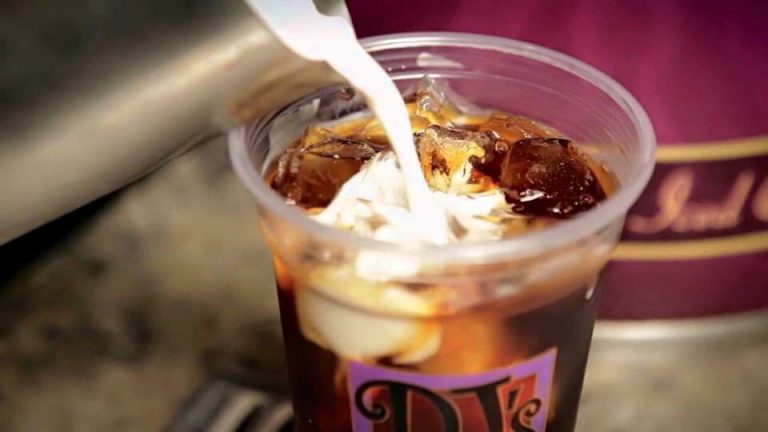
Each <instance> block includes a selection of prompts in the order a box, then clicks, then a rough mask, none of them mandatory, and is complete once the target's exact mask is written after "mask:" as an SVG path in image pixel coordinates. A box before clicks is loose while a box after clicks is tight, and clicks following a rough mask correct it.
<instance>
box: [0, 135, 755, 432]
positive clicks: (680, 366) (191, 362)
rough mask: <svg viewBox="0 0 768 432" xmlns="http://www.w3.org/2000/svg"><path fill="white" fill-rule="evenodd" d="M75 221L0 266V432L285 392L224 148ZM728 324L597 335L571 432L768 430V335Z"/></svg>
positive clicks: (111, 420) (602, 329) (214, 146)
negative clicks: (244, 386) (241, 390)
mask: <svg viewBox="0 0 768 432" xmlns="http://www.w3.org/2000/svg"><path fill="white" fill-rule="evenodd" d="M80 213H85V216H82V215H80V216H78V215H75V216H73V217H70V218H69V221H67V220H65V221H64V222H60V223H59V225H60V226H59V227H58V231H57V234H56V236H57V240H56V242H55V243H54V244H53V245H52V246H49V247H46V248H44V249H42V250H40V251H37V250H36V246H30V245H29V243H30V240H29V239H23V240H21V241H19V242H15V243H14V244H12V245H10V246H9V247H6V248H4V250H3V251H2V255H0V258H2V259H3V260H5V262H6V263H9V262H12V263H13V268H10V269H9V268H8V267H6V269H5V270H3V272H2V273H0V284H2V286H1V287H0V430H2V431H24V432H26V431H30V432H32V431H34V432H47V431H62V432H68V431H78V432H88V431H100V432H102V431H112V432H123V431H125V432H128V431H157V430H162V429H163V428H164V427H165V426H167V425H168V424H169V422H170V420H171V419H172V418H173V417H174V415H175V414H176V413H177V411H178V410H179V408H180V407H181V405H182V404H183V402H184V401H185V400H187V399H188V398H189V396H190V395H191V394H192V393H193V392H194V391H195V389H196V388H198V387H199V386H200V385H201V384H203V383H205V382H206V381H207V380H209V379H211V378H213V377H222V376H223V377H232V378H235V379H239V380H246V381H249V382H253V383H258V384H260V385H262V386H264V387H265V388H269V389H277V390H279V389H282V388H284V387H285V374H284V367H283V352H282V345H281V341H280V332H279V325H278V322H277V319H278V317H277V305H276V298H275V295H274V286H273V281H272V270H271V262H270V259H269V253H268V251H267V250H266V248H265V246H264V243H263V241H262V239H261V238H260V236H259V233H258V230H257V226H256V225H257V223H256V222H257V215H256V210H255V205H254V203H253V201H252V199H251V197H250V196H249V194H248V192H247V191H246V189H245V188H244V187H242V186H241V185H240V184H239V183H238V181H237V179H236V178H235V176H234V174H233V173H232V172H231V170H230V168H229V163H228V160H227V157H226V148H225V145H224V143H223V141H222V140H215V141H213V142H211V143H208V144H206V145H204V146H201V147H199V148H197V149H195V150H194V151H193V152H191V153H188V154H186V155H184V156H182V157H180V158H178V159H176V160H174V161H172V162H170V163H169V164H167V165H166V166H164V167H162V168H161V169H160V170H158V171H157V172H155V173H154V174H152V175H150V176H149V177H147V178H145V179H144V180H141V181H140V182H138V183H136V184H134V185H132V186H131V187H129V188H127V189H125V190H124V191H122V192H120V193H119V194H116V195H114V196H112V197H111V198H108V199H105V200H102V201H101V202H99V203H96V204H94V205H92V206H90V208H86V209H85V210H83V211H81V212H80ZM53 229H54V230H56V228H55V227H54V228H53ZM32 243H34V241H33V242H32ZM25 259H27V260H28V262H24V261H25ZM730 321H733V322H749V324H748V325H740V324H738V325H735V326H730V327H728V325H725V324H723V325H722V326H721V325H720V324H718V322H719V321H715V322H714V323H712V322H710V323H706V324H702V325H701V326H699V325H698V324H695V323H694V324H693V325H691V324H690V323H688V324H687V325H685V326H683V327H686V328H687V329H689V330H690V331H688V330H686V331H682V332H679V331H676V330H675V329H676V328H679V327H675V326H674V325H671V326H661V327H660V328H653V329H651V330H648V327H647V326H646V327H643V328H644V329H646V330H647V331H646V330H640V332H638V331H634V332H633V331H626V329H623V330H622V329H621V328H620V329H619V330H617V329H616V326H613V325H611V324H608V325H601V326H599V328H598V332H597V334H598V337H597V338H596V339H595V341H594V343H593V347H592V353H591V357H590V363H589V366H588V371H587V378H586V383H585V389H584V393H583V397H582V403H581V408H580V414H579V423H578V428H577V430H578V431H583V432H592V431H594V432H603V431H605V432H608V431H654V432H664V431H675V432H678V431H698V432H721V431H737V432H752V431H755V432H758V431H766V430H768V410H766V409H765V408H766V407H768V373H767V372H766V370H768V320H767V319H765V316H764V315H753V316H752V317H751V318H744V319H743V320H742V319H736V320H730ZM699 327H701V328H706V329H710V330H712V329H714V330H712V331H708V332H703V333H697V331H696V329H697V328H699ZM726 328H731V330H727V329H726ZM669 329H672V330H669ZM723 329H726V330H723ZM733 329H735V330H733ZM643 332H645V333H643Z"/></svg>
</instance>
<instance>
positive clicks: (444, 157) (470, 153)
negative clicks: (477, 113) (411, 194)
mask: <svg viewBox="0 0 768 432" xmlns="http://www.w3.org/2000/svg"><path fill="white" fill-rule="evenodd" d="M492 142H493V138H492V137H491V136H490V135H489V134H487V133H485V132H474V131H470V130H466V129H456V128H448V127H442V126H437V125H432V126H429V127H428V128H426V129H424V131H423V132H421V133H420V134H417V135H416V146H417V148H418V153H419V160H420V161H421V168H422V170H423V171H424V176H425V178H426V179H427V182H428V183H430V185H432V186H433V187H435V186H436V184H438V183H439V184H441V185H442V184H443V183H444V182H443V181H440V182H436V180H437V179H436V177H437V176H440V177H446V178H447V179H450V178H451V177H453V175H454V174H455V173H456V172H457V171H458V170H461V169H463V168H465V166H466V165H467V164H468V163H469V162H470V160H472V159H475V158H482V157H483V156H484V155H485V149H486V148H488V147H490V146H491V145H492ZM470 168H471V165H470ZM472 180H473V178H472V176H471V175H470V177H469V178H468V179H467V181H468V182H469V181H472ZM439 189H443V187H440V188H439Z"/></svg>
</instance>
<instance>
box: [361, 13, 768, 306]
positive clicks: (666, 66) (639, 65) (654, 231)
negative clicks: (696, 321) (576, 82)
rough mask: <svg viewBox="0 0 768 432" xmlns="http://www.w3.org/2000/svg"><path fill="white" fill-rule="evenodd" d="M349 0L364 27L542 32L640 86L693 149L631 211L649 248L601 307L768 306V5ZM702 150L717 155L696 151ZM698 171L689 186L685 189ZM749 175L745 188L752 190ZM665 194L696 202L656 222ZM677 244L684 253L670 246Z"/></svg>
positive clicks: (613, 276)
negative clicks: (747, 146) (747, 143)
mask: <svg viewBox="0 0 768 432" xmlns="http://www.w3.org/2000/svg"><path fill="white" fill-rule="evenodd" d="M347 4H348V6H349V10H350V13H351V15H352V19H353V22H354V24H355V28H356V30H357V34H358V36H360V37H365V36H373V35H380V34H386V33H398V32H412V31H455V32H469V33H479V34H488V35H495V36H503V37H508V38H512V39H518V40H524V41H528V42H533V43H536V44H539V45H543V46H545V47H548V48H552V49H555V50H557V51H560V52H563V53H566V54H569V55H571V56H574V57H576V58H578V59H580V60H583V61H584V62H586V63H589V64H591V65H593V66H595V67H597V68H598V69H600V70H602V71H603V72H606V73H607V74H608V75H610V76H611V77H613V78H614V79H616V80H617V81H618V82H619V83H621V84H622V85H624V86H625V87H626V88H627V89H628V90H629V91H630V92H632V93H633V94H634V95H635V97H637V99H638V100H639V101H640V103H641V104H642V105H643V107H644V108H645V109H646V110H647V111H648V114H649V116H650V118H651V120H652V122H653V125H654V128H655V130H656V135H657V137H658V139H659V143H660V146H661V148H662V150H665V148H666V149H667V150H669V149H675V150H686V152H687V153H688V157H685V158H683V159H686V160H679V159H677V160H671V159H664V158H662V159H661V162H663V164H661V165H659V167H658V169H657V172H656V173H655V174H654V177H653V179H652V181H651V184H650V185H649V188H648V190H647V191H646V192H645V193H644V194H643V196H642V197H641V198H640V201H639V202H638V204H637V206H636V207H635V208H634V209H633V211H632V212H631V215H630V218H629V219H628V221H630V220H632V215H635V216H638V217H640V218H645V219H648V220H647V222H646V223H645V224H643V223H642V222H635V223H634V227H635V228H638V229H632V226H628V229H627V231H626V232H625V240H628V241H631V242H633V243H636V244H634V245H633V250H634V251H635V252H637V251H639V252H641V254H640V255H643V256H638V255H637V254H635V255H633V254H628V255H624V256H623V257H622V258H621V259H620V260H617V261H615V262H614V263H612V264H611V265H610V266H609V268H608V269H607V272H606V278H605V290H604V294H603V297H602V299H601V312H600V315H601V316H602V317H610V318H621V319H625V318H631V319H648V318H679V317H700V316H705V315H718V314H726V313H735V312H742V311H748V310H755V309H763V308H768V281H766V278H765V276H764V275H765V269H764V263H765V262H766V259H768V229H767V228H766V219H767V218H768V183H767V182H766V176H767V175H768V156H767V155H768V103H766V101H767V100H768V99H766V97H768V96H766V95H768V79H766V77H768V55H766V53H767V51H766V50H767V49H768V48H767V47H768V31H766V30H765V23H766V22H768V2H765V1H752V0H710V1H697V0H669V1H664V2H659V1H653V0H625V1H605V0H541V1H526V0H483V1H468V0H421V1H416V2H412V1H405V0H396V1H388V2H370V1H364V0H347ZM760 137H762V139H761V138H760ZM750 140H751V141H752V142H753V145H752V146H751V147H752V151H750V153H751V154H750V155H749V156H744V155H742V156H738V157H737V156H736V154H737V153H738V152H739V150H738V148H739V147H741V148H743V147H744V142H745V141H750ZM691 144H694V145H693V146H691ZM696 144H698V146H697V145H696ZM707 146H708V147H718V146H719V147H725V151H720V152H717V153H718V155H717V156H716V157H713V156H711V153H712V152H711V151H701V148H702V147H707ZM729 148H730V149H729ZM710 150H711V148H710ZM699 152H700V153H702V155H704V153H708V152H709V153H710V156H709V157H703V158H702V159H698V160H697V159H696V157H695V156H696V154H697V153H699ZM729 152H730V153H731V154H729ZM663 153H664V152H660V153H659V156H660V157H661V156H663ZM686 176H687V177H686ZM750 176H751V177H750ZM689 180H691V181H692V182H693V183H692V184H691V187H690V190H689V192H690V194H688V195H687V196H684V195H685V192H686V190H688V189H687V188H688V186H687V185H688V184H687V183H686V182H687V181H689ZM665 184H666V185H667V186H668V187H667V188H666V189H663V186H664V185H665ZM747 185H749V186H750V187H749V190H748V191H747V195H748V196H746V197H744V199H742V196H741V195H740V193H741V191H742V190H744V189H747V187H746V186H747ZM764 185H766V186H764ZM670 191H672V192H676V193H677V195H674V194H671V193H669V192H670ZM665 193H666V199H667V201H666V203H667V204H672V203H673V201H674V200H675V199H677V200H679V202H678V204H685V205H686V208H685V209H680V210H682V212H680V213H678V214H677V215H676V216H677V217H676V218H675V220H674V221H671V225H669V226H668V227H666V226H664V225H665V223H666V222H669V221H668V220H665V219H663V218H661V217H659V218H658V219H656V220H655V221H654V220H650V218H652V217H653V216H654V215H655V214H658V213H659V211H660V210H661V209H660V207H659V203H660V201H659V200H660V198H664V195H665ZM683 201H684V202H683ZM668 210H669V208H668ZM675 211H676V210H675ZM736 213H738V214H736ZM634 220H635V221H637V220H638V219H637V218H635V219H634ZM734 220H735V221H736V223H735V224H734V223H733V221H734ZM659 228H660V229H659ZM642 231H645V232H642ZM728 236H731V237H732V238H726V237H728ZM739 236H740V237H739ZM696 240H702V241H703V242H701V243H700V246H696V247H691V246H685V245H684V244H682V243H679V242H681V241H696ZM711 240H716V242H712V241H711ZM639 242H645V243H647V244H645V245H640V244H639ZM673 243H676V244H673ZM634 246H640V247H641V248H643V250H639V249H638V248H637V247H634ZM657 246H659V247H657ZM654 248H655V249H654ZM670 248H673V249H674V248H677V249H678V250H679V251H680V252H681V253H680V254H677V255H675V256H673V255H674V254H671V253H669V250H670ZM697 248H698V250H697ZM653 250H658V251H659V255H658V257H653V256H650V255H651V254H649V251H653ZM665 251H667V252H665ZM690 252H693V253H690ZM702 252H704V253H702ZM686 254H688V255H689V256H686Z"/></svg>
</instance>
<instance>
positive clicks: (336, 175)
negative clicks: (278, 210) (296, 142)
mask: <svg viewBox="0 0 768 432" xmlns="http://www.w3.org/2000/svg"><path fill="white" fill-rule="evenodd" d="M375 154H376V150H375V149H374V147H373V146H371V145H370V144H369V143H366V142H365V141H359V140H353V139H349V138H341V137H339V136H337V135H335V134H333V133H332V132H330V131H327V130H320V131H317V130H310V131H309V132H308V133H307V134H306V136H305V138H304V140H303V142H302V145H301V146H299V147H292V148H289V149H287V150H286V151H285V152H284V153H283V154H282V155H281V157H280V160H279V161H278V168H277V173H276V175H275V177H274V178H273V179H272V182H271V183H272V188H273V189H275V190H276V191H277V192H279V193H280V194H282V195H283V196H285V197H286V198H287V200H288V201H289V202H293V203H295V204H298V205H300V206H302V207H306V208H311V207H325V206H327V205H328V204H329V203H330V202H331V200H332V199H333V197H334V196H335V195H336V193H337V192H338V191H339V189H340V188H341V186H342V185H343V184H344V183H345V182H346V181H347V180H348V179H349V178H350V177H352V176H353V175H355V173H357V172H358V171H359V170H360V167H361V166H362V165H363V164H364V163H365V162H366V161H367V160H369V159H370V158H372V157H373V156H374V155H375Z"/></svg>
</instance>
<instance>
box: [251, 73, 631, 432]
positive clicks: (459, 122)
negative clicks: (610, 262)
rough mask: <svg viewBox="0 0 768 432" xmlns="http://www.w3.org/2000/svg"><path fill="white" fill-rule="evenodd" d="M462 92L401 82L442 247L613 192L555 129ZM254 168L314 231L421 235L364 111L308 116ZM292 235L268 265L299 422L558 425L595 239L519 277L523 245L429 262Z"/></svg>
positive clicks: (556, 219)
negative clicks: (439, 216) (444, 234)
mask: <svg viewBox="0 0 768 432" xmlns="http://www.w3.org/2000/svg"><path fill="white" fill-rule="evenodd" d="M454 99H456V100H455V101H454ZM460 101H461V98H460V97H459V96H458V95H456V96H454V95H453V94H452V92H451V91H450V90H449V89H448V88H447V87H445V86H442V85H441V84H440V83H439V82H436V81H435V80H433V79H430V78H429V77H426V78H424V79H422V80H420V81H419V82H418V84H417V85H416V86H415V88H413V89H412V90H411V91H409V92H408V93H407V94H406V95H405V102H406V104H407V108H408V111H409V114H410V120H411V126H412V131H413V137H414V143H415V146H416V151H417V153H418V157H419V162H420V165H421V168H422V171H423V176H424V179H425V180H426V182H427V184H428V185H429V189H430V192H431V194H432V197H431V198H432V199H433V200H434V203H435V205H437V206H439V207H440V208H441V209H443V210H444V217H445V218H446V220H447V223H446V224H445V225H446V226H447V228H448V240H447V242H448V243H451V244H454V243H459V244H465V243H466V244H468V245H469V244H476V243H477V242H500V241H504V240H508V239H514V238H517V237H523V236H526V235H530V234H531V233H533V232H536V231H539V230H544V229H547V228H548V227H552V226H556V225H558V224H560V223H561V222H563V221H566V220H569V219H572V218H578V217H579V216H580V215H581V214H582V213H584V212H588V211H590V210H591V209H593V208H595V207H598V206H600V205H601V203H602V202H603V201H604V200H605V199H606V198H607V197H609V196H610V195H611V194H613V193H614V192H615V191H616V190H617V182H616V181H615V179H614V176H613V175H612V173H611V172H610V171H609V170H608V169H607V168H606V167H605V166H603V165H602V164H600V163H598V162H596V161H595V160H594V159H593V158H592V157H590V156H589V155H588V152H587V150H583V149H582V148H581V147H580V145H579V143H576V142H574V141H572V140H571V139H569V138H568V137H567V136H565V135H564V134H562V133H560V132H558V131H557V130H556V129H554V128H552V127H550V126H548V125H546V124H543V123H541V122H538V121H536V120H533V119H530V118H526V117H523V116H519V115H515V113H513V112H501V111H498V110H489V109H485V108H484V107H476V106H469V105H467V104H465V103H461V102H460ZM265 180H266V181H267V182H268V184H269V185H270V186H271V187H272V189H273V190H274V191H276V192H277V193H279V194H280V195H281V196H282V197H283V198H284V200H285V202H286V203H288V204H290V205H292V206H296V207H298V208H300V209H301V210H302V211H303V212H304V213H305V214H306V217H307V218H311V219H313V220H314V221H316V222H318V223H320V224H323V225H325V226H327V227H332V228H334V229H338V230H345V231H349V232H353V233H355V234H357V235H359V236H362V237H366V238H370V239H373V240H377V241H380V242H388V243H392V244H394V245H398V246H399V247H402V248H405V249H408V248H419V247H422V246H423V245H429V244H430V236H429V235H428V234H429V233H428V232H426V231H427V230H428V227H427V229H425V227H424V226H420V225H418V224H416V223H414V221H413V220H412V218H410V217H409V213H408V203H407V197H406V194H405V191H404V184H403V182H404V181H405V180H404V178H403V176H402V173H401V172H400V168H399V165H398V159H397V157H396V155H395V153H394V152H393V151H392V148H391V146H390V143H389V142H388V139H387V136H386V134H384V132H383V129H382V127H381V125H380V124H379V121H378V120H377V119H376V118H375V117H374V116H373V115H372V114H371V113H370V112H368V111H367V110H365V108H364V107H360V109H358V110H356V111H355V112H351V113H348V114H345V115H341V116H339V118H337V119H334V120H332V121H327V122H319V123H313V124H310V125H309V126H308V127H306V129H305V130H304V131H303V134H302V136H301V137H300V138H299V139H297V140H296V141H295V142H293V143H292V144H291V145H290V146H288V147H287V148H286V149H285V150H283V151H282V152H281V153H280V154H279V156H277V157H275V158H274V161H273V162H272V163H271V165H270V166H269V167H268V169H267V170H266V173H265ZM435 229H438V225H437V224H436V225H435ZM265 231H267V238H270V233H269V232H268V231H269V229H268V228H265ZM272 235H275V236H276V235H279V234H274V233H273V234H272ZM297 244H300V245H302V246H300V247H302V248H305V250H303V251H295V252H296V253H295V254H291V255H294V256H293V257H291V258H284V257H282V256H281V254H279V253H277V254H276V257H275V262H276V265H275V267H276V279H277V285H278V295H279V302H280V308H281V316H282V324H283V330H284V338H285V344H286V349H287V358H288V363H289V369H290V377H291V382H292V393H293V395H292V396H293V398H294V406H295V411H296V418H297V425H298V429H299V430H302V431H338V432H343V431H371V432H373V431H382V432H383V431H397V432H400V431H402V432H405V431H457V432H458V431H478V432H481V431H487V432H499V431H516V432H522V431H543V430H545V429H546V430H550V431H566V430H571V429H572V428H573V425H574V422H575V416H576V410H577V405H578V401H579V395H580V389H581V383H582V376H583V371H584V368H585V365H586V360H587V351H588V348H589V341H590V337H591V333H592V327H593V323H594V319H595V307H596V302H597V298H596V297H597V296H596V289H595V288H596V286H595V285H596V282H597V274H598V272H599V269H600V267H601V266H602V265H603V264H604V261H605V259H606V257H607V251H606V250H602V251H600V253H595V254H589V253H586V254H582V253H580V252H578V251H573V252H574V253H573V254H571V256H570V257H569V258H563V259H571V260H573V259H576V260H577V262H572V263H571V265H570V266H564V267H562V268H560V267H557V266H555V267H552V268H551V270H550V271H548V270H547V268H542V269H540V271H538V272H535V274H527V273H526V271H525V270H526V268H528V267H529V266H530V267H533V266H534V265H535V264H536V263H535V262H533V261H531V262H528V261H526V260H525V259H519V260H514V261H513V262H505V261H504V259H503V257H502V258H501V259H498V260H495V261H492V262H483V263H475V264H472V263H468V264H466V265H464V264H450V263H447V264H446V265H444V266H442V265H439V264H438V265H435V263H434V262H433V263H431V264H430V263H428V262H427V261H428V260H422V259H420V258H419V257H418V254H414V255H410V256H399V254H398V253H397V252H393V253H387V252H382V251H366V250H357V251H355V252H354V253H352V255H353V256H352V257H349V256H346V255H345V253H344V252H336V251H325V252H324V253H326V256H325V257H323V258H320V257H318V256H317V255H322V253H320V252H318V251H317V250H313V248H314V246H313V244H312V243H311V242H309V243H297ZM431 246H432V247H435V245H431ZM437 247H439V245H438V246H437ZM317 248H318V249H322V247H321V246H320V245H317ZM276 249H279V248H276ZM564 249H568V248H567V247H565V248H564ZM562 252H563V253H564V255H563V256H564V257H567V254H565V253H566V252H567V251H562ZM337 253H338V256H334V255H336V254H337ZM286 260H290V261H291V262H286ZM531 260H535V258H531Z"/></svg>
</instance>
